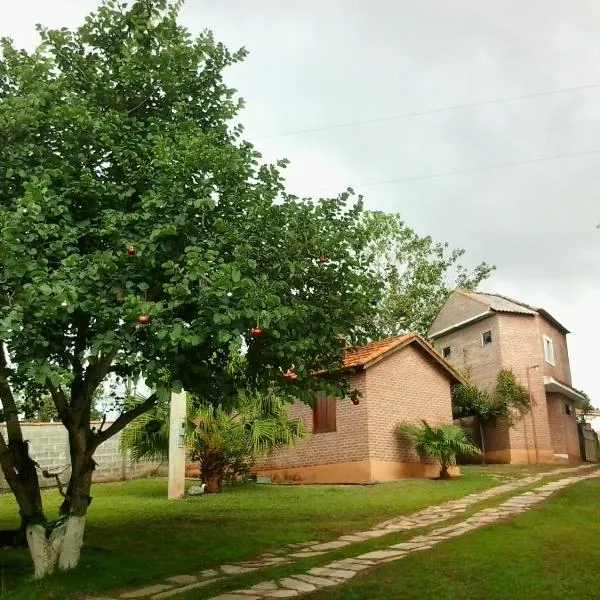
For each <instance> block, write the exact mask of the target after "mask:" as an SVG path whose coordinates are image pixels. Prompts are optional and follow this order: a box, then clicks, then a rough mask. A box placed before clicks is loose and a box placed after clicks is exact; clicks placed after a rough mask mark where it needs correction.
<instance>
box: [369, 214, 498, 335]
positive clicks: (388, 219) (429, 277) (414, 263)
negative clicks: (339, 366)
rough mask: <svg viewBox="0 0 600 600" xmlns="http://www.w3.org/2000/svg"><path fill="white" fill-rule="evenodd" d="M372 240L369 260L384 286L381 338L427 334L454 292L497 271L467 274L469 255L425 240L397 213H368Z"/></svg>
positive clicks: (485, 267) (475, 270) (378, 319)
mask: <svg viewBox="0 0 600 600" xmlns="http://www.w3.org/2000/svg"><path fill="white" fill-rule="evenodd" d="M363 226H364V227H365V230H366V232H367V236H368V238H369V240H370V241H369V245H368V246H367V248H366V249H365V255H366V256H367V257H368V259H369V260H370V261H371V262H372V264H373V266H374V268H375V269H376V270H377V272H378V274H379V277H380V278H381V280H382V282H383V291H382V294H381V296H380V297H379V298H378V299H377V300H375V299H374V303H375V304H377V306H378V311H377V316H376V318H375V322H374V326H375V328H376V330H377V334H378V337H386V336H393V335H398V334H402V333H406V332H409V331H417V332H419V333H421V334H422V335H427V331H428V329H429V326H430V325H431V323H433V320H434V319H435V317H436V315H437V314H438V312H439V311H440V309H441V308H442V305H443V304H444V302H445V301H446V299H447V298H448V295H449V294H450V292H452V290H454V289H456V288H462V289H466V290H475V289H476V288H477V287H478V286H479V284H480V283H481V282H482V281H484V280H485V279H487V278H488V277H489V275H490V273H491V272H492V271H493V270H494V268H495V267H493V266H490V265H488V264H487V263H485V262H484V263H481V264H479V265H477V266H476V267H475V268H473V269H470V270H469V269H467V268H466V267H465V266H463V265H462V264H461V263H460V262H459V261H460V259H461V258H462V256H463V255H464V253H465V251H464V250H462V249H451V248H450V247H449V245H448V244H447V243H446V244H444V243H439V242H434V241H433V239H432V238H431V237H429V236H424V237H421V236H419V235H418V234H417V233H416V232H415V231H414V230H412V229H411V228H410V227H408V226H407V225H406V223H404V221H403V220H402V217H401V216H400V215H398V214H386V213H383V212H378V211H374V212H371V211H369V212H366V213H365V214H364V215H363Z"/></svg>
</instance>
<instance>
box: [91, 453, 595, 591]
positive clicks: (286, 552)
mask: <svg viewBox="0 0 600 600" xmlns="http://www.w3.org/2000/svg"><path fill="white" fill-rule="evenodd" d="M594 466H595V465H581V466H578V467H565V468H562V469H553V470H551V471H545V472H543V473H537V474H535V475H529V476H527V477H523V478H521V479H515V480H513V481H511V482H509V483H505V484H502V485H498V486H496V487H493V488H489V489H487V490H484V491H483V492H476V493H473V494H469V495H468V496H464V497H463V498H460V499H458V500H451V501H449V502H444V503H443V504H439V505H436V506H430V507H428V508H425V509H423V510H420V511H418V512H415V513H412V514H409V515H402V516H400V517H396V518H394V519H390V520H387V521H384V522H383V523H379V524H377V525H375V526H374V527H373V528H372V529H369V530H366V531H360V532H357V533H353V534H349V535H342V536H340V537H339V538H337V539H336V540H333V541H330V542H318V541H309V542H301V543H299V544H290V545H288V546H286V547H285V548H282V549H279V550H275V551H272V552H266V553H263V554H261V555H259V556H258V557H257V558H255V559H254V560H249V561H241V562H237V563H233V564H225V565H219V566H216V567H214V568H212V569H206V570H204V571H200V572H199V573H194V574H186V575H176V576H174V577H169V578H168V579H166V580H164V581H163V582H161V583H158V584H156V585H150V586H146V587H144V588H140V589H136V590H132V591H128V592H124V593H122V594H120V595H119V596H118V597H119V598H120V599H124V600H126V599H130V598H133V599H136V598H140V599H142V598H144V599H150V600H162V599H163V598H170V597H172V596H175V595H177V594H181V593H184V592H187V591H190V590H193V589H196V588H201V587H204V586H207V585H210V584H212V583H215V582H217V581H221V580H223V579H226V578H229V577H233V576H236V575H241V574H244V573H250V572H252V571H256V570H258V569H263V568H267V567H273V566H279V565H285V564H290V563H293V562H296V561H298V560H302V559H304V558H312V557H314V556H320V555H324V554H326V553H328V552H331V551H333V550H337V549H339V548H343V547H346V546H350V545H351V544H356V543H360V542H364V541H366V540H369V539H373V538H378V537H382V536H385V535H387V534H389V533H392V532H398V531H408V530H411V529H420V528H422V527H428V526H430V525H435V524H436V523H441V522H443V521H447V520H449V519H453V518H455V517H457V516H459V515H460V514H461V513H464V512H465V511H466V510H467V509H468V508H470V507H471V506H473V505H474V504H477V503H479V502H482V501H484V500H487V499H490V498H493V497H496V496H501V495H503V494H507V493H510V492H512V491H515V490H517V489H519V488H523V487H527V486H531V485H533V484H535V483H537V482H539V481H541V480H542V479H544V478H547V477H551V476H555V475H560V474H563V473H580V472H582V471H583V472H585V470H587V469H590V468H593V467H594ZM599 474H600V471H599ZM580 478H581V476H578V477H575V479H576V480H579V479H580ZM561 481H566V480H561ZM548 485H550V484H548ZM502 506H503V505H502ZM487 510H494V509H487ZM481 512H482V513H485V511H481ZM477 514H479V513H477ZM486 514H487V513H486ZM467 521H468V520H467ZM467 521H465V523H466V522H467ZM346 560H350V559H346ZM352 560H354V559H352ZM333 564H337V563H333ZM340 564H341V563H340ZM344 564H345V563H344ZM355 564H357V563H355ZM360 564H361V565H366V566H363V568H367V567H368V566H373V564H374V563H373V564H367V563H365V562H361V563H360ZM334 570H335V569H334ZM340 570H342V571H343V570H344V569H340ZM358 570H359V569H355V570H352V569H350V571H352V572H353V573H354V574H355V572H356V571H358ZM294 577H295V578H299V580H300V581H304V583H305V584H306V585H302V584H298V583H295V584H294V585H296V586H300V587H303V588H305V589H296V590H295V591H296V593H298V592H302V591H312V590H313V589H316V588H314V587H313V588H311V589H310V590H309V589H308V587H309V586H316V585H317V583H318V582H315V581H309V580H311V579H315V577H316V578H317V579H319V576H316V575H315V573H313V572H312V571H309V572H308V573H307V574H305V575H304V578H305V579H302V577H301V576H294ZM307 577H308V579H306V578H307ZM334 579H335V578H334ZM332 581H333V580H332ZM288 583H289V582H288ZM336 583H339V581H337V580H336ZM336 583H331V582H330V583H329V584H326V583H321V585H335V584H336ZM267 584H268V585H269V586H270V585H272V582H266V583H265V585H267ZM259 585H260V584H259ZM273 585H274V584H273ZM266 590H269V591H270V592H272V593H274V594H275V595H271V596H269V595H267V594H266V593H265V594H263V595H262V596H256V597H259V598H263V597H264V598H269V597H271V598H284V597H287V596H290V597H291V596H295V595H296V593H294V594H289V593H287V591H291V588H289V589H288V588H286V589H279V588H278V587H277V586H275V587H272V588H265V591H266ZM236 594H237V595H234V596H231V595H225V596H223V597H219V599H220V600H229V598H231V600H233V599H234V598H240V596H239V594H240V592H236ZM251 595H252V594H247V593H246V594H245V598H246V600H248V597H249V596H251ZM91 600H110V599H109V598H107V597H106V598H96V599H91Z"/></svg>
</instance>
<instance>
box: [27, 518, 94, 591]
mask: <svg viewBox="0 0 600 600" xmlns="http://www.w3.org/2000/svg"><path fill="white" fill-rule="evenodd" d="M84 529H85V517H69V518H68V519H67V521H66V522H65V523H62V524H61V525H59V526H58V527H57V528H56V529H54V530H53V531H52V533H51V534H50V536H48V535H47V534H46V528H45V527H44V526H43V525H38V524H35V525H28V526H27V528H26V530H25V531H26V535H27V544H28V546H29V552H30V554H31V559H32V560H33V567H34V577H35V579H42V578H43V577H46V576H48V575H51V574H52V573H54V571H55V570H56V569H57V567H58V568H59V569H60V570H61V571H67V570H69V569H72V568H73V567H76V566H77V564H78V562H79V557H80V555H81V547H82V546H83V532H84Z"/></svg>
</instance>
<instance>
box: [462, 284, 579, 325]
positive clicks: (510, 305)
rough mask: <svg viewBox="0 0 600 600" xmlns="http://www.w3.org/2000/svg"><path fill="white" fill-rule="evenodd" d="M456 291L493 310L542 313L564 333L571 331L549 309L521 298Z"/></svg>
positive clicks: (532, 313)
mask: <svg viewBox="0 0 600 600" xmlns="http://www.w3.org/2000/svg"><path fill="white" fill-rule="evenodd" d="M456 292H457V293H458V294H462V295H463V296H466V297H467V298H471V299H473V300H477V301H478V302H481V303H482V304H485V305H486V306H487V307H488V308H489V309H490V310H491V311H492V312H501V313H514V314H521V315H540V316H541V317H544V319H546V320H547V321H549V322H550V323H551V324H552V325H554V326H555V327H556V328H557V329H558V330H559V331H561V332H562V333H570V332H569V330H568V329H567V328H566V327H565V326H564V325H562V324H561V323H559V322H558V321H557V320H556V319H555V318H554V317H553V316H552V315H551V314H550V313H549V312H548V311H546V310H545V309H543V308H536V307H534V306H530V305H529V304H525V302H520V301H519V300H514V299H513V298H509V297H508V296H502V295H501V294H488V293H484V292H467V291H465V290H456Z"/></svg>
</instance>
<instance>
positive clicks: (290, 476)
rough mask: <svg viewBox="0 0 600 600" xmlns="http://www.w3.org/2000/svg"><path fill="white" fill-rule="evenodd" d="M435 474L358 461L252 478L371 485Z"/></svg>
mask: <svg viewBox="0 0 600 600" xmlns="http://www.w3.org/2000/svg"><path fill="white" fill-rule="evenodd" d="M439 472H440V469H439V467H438V466H437V465H434V464H427V463H410V462H396V461H386V460H360V461H352V462H342V463H331V464H325V465H312V466H307V467H290V468H281V469H257V471H256V474H257V475H265V476H267V477H271V478H272V480H273V481H274V482H277V481H296V482H298V483H373V482H375V481H394V480H396V479H402V478H405V477H437V476H438V475H439ZM450 473H451V474H452V475H459V474H460V470H459V468H458V467H452V468H451V469H450Z"/></svg>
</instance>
